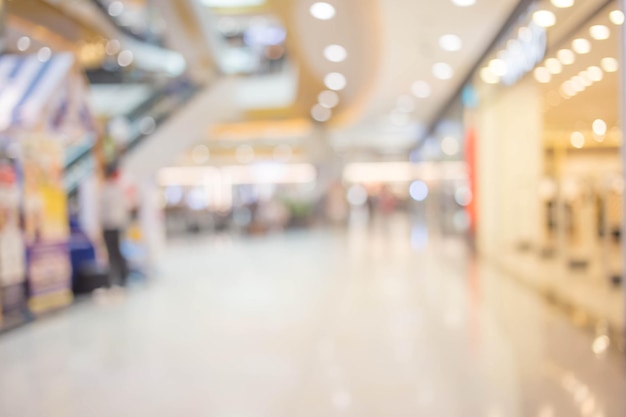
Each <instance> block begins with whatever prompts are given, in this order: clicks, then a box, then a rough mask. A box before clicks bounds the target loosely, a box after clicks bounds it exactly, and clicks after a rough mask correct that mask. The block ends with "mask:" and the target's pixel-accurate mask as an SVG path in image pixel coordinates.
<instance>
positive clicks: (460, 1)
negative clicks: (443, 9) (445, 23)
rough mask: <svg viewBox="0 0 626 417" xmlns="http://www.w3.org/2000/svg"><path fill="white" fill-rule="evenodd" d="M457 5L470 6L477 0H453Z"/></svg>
mask: <svg viewBox="0 0 626 417" xmlns="http://www.w3.org/2000/svg"><path fill="white" fill-rule="evenodd" d="M452 3H454V5H455V6H459V7H468V6H473V5H475V4H476V0H452Z"/></svg>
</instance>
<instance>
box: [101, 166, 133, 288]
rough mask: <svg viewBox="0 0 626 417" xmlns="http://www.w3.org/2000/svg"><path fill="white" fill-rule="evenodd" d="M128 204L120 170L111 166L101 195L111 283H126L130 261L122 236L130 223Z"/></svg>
mask: <svg viewBox="0 0 626 417" xmlns="http://www.w3.org/2000/svg"><path fill="white" fill-rule="evenodd" d="M128 217H129V215H128V204H127V201H126V195H125V194H124V189H123V187H122V185H121V184H120V181H119V171H118V169H117V168H115V167H111V168H109V169H107V170H106V172H105V180H104V184H103V186H102V193H101V195H100V224H101V227H102V235H103V238H104V243H105V245H106V248H107V253H108V255H109V285H112V284H113V283H114V282H116V280H115V278H116V277H117V282H118V283H119V285H120V286H122V287H123V286H125V285H126V278H127V276H128V263H127V261H126V258H125V257H124V255H123V254H122V250H121V236H122V235H123V233H124V230H125V228H126V226H127V225H128V220H129V219H128Z"/></svg>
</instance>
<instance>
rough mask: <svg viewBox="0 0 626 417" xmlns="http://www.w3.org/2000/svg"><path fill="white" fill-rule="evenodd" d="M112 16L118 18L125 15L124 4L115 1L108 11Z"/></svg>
mask: <svg viewBox="0 0 626 417" xmlns="http://www.w3.org/2000/svg"><path fill="white" fill-rule="evenodd" d="M107 11H108V12H109V15H110V16H113V17H117V16H120V15H121V14H122V13H124V3H122V2H121V1H114V2H112V3H110V4H109V8H108V10H107Z"/></svg>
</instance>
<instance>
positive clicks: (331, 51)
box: [324, 45, 348, 62]
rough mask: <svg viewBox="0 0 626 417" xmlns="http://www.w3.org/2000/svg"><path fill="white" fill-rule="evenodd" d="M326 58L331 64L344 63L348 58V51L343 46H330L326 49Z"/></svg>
mask: <svg viewBox="0 0 626 417" xmlns="http://www.w3.org/2000/svg"><path fill="white" fill-rule="evenodd" d="M324 57H325V58H326V59H327V60H329V61H330V62H343V61H345V60H346V58H347V57H348V51H346V48H344V47H343V46H341V45H328V46H327V47H326V48H324Z"/></svg>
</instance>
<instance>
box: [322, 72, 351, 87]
mask: <svg viewBox="0 0 626 417" xmlns="http://www.w3.org/2000/svg"><path fill="white" fill-rule="evenodd" d="M324 84H325V85H326V87H328V88H329V89H330V90H334V91H341V90H343V89H344V88H346V85H347V84H348V82H347V80H346V76H345V75H343V74H341V73H339V72H331V73H329V74H326V77H324Z"/></svg>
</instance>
